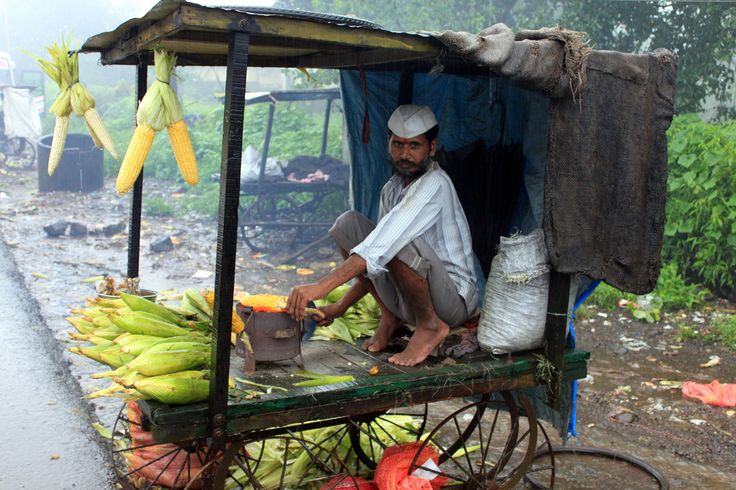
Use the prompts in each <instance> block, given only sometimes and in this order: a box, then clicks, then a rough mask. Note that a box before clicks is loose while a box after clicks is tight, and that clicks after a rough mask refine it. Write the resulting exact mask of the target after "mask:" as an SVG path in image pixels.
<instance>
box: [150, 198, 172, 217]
mask: <svg viewBox="0 0 736 490" xmlns="http://www.w3.org/2000/svg"><path fill="white" fill-rule="evenodd" d="M145 201H146V202H145V203H144V204H143V209H144V210H145V212H146V214H147V215H149V216H173V215H174V208H173V207H172V206H171V204H169V203H168V202H166V200H165V199H164V198H163V197H157V196H152V197H147V198H145Z"/></svg>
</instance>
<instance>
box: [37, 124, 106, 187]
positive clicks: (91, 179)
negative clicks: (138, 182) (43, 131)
mask: <svg viewBox="0 0 736 490" xmlns="http://www.w3.org/2000/svg"><path fill="white" fill-rule="evenodd" d="M52 140H53V135H46V136H44V137H42V138H41V139H40V140H39V141H38V190H39V192H49V191H76V192H91V191H95V190H97V189H100V188H101V187H102V185H103V183H104V181H105V170H104V167H103V165H102V161H103V158H104V155H103V153H102V150H100V149H99V148H97V147H96V146H95V144H94V142H93V141H92V138H91V137H90V136H89V135H86V134H81V133H71V134H69V135H67V137H66V144H65V145H64V151H63V153H62V154H61V161H60V162H59V165H58V166H57V167H56V172H54V175H49V173H48V165H49V155H50V154H51V141H52Z"/></svg>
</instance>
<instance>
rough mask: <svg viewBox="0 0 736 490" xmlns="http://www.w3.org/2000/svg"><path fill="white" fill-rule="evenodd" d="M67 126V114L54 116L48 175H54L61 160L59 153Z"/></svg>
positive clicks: (64, 142) (62, 146) (64, 140)
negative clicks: (54, 122)
mask: <svg viewBox="0 0 736 490" xmlns="http://www.w3.org/2000/svg"><path fill="white" fill-rule="evenodd" d="M68 128H69V116H56V124H55V125H54V139H53V140H52V141H51V152H50V153H49V165H48V171H49V175H54V172H56V167H58V166H59V162H60V161H61V154H62V152H63V151H64V145H65V144H66V132H67V129H68Z"/></svg>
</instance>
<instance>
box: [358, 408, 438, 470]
mask: <svg viewBox="0 0 736 490" xmlns="http://www.w3.org/2000/svg"><path fill="white" fill-rule="evenodd" d="M435 405H436V404H435ZM429 407H430V405H429V404H427V403H424V404H422V405H415V406H413V407H404V408H396V409H392V410H388V411H385V412H378V413H369V414H364V415H359V416H355V417H351V418H350V420H349V421H348V424H347V429H348V434H349V436H350V447H351V449H352V451H354V452H355V456H356V458H357V459H356V461H355V462H354V464H355V469H354V470H353V471H354V472H353V474H358V475H362V474H364V473H365V471H363V470H362V468H360V467H361V466H365V468H367V470H368V471H372V470H374V469H376V464H377V463H378V461H379V460H380V459H381V455H382V454H383V450H384V449H386V447H387V446H393V445H396V444H400V443H402V442H415V441H418V440H419V438H420V437H421V436H422V434H423V433H424V430H425V428H426V426H427V419H428V415H429ZM393 429H401V431H400V433H401V432H403V433H404V434H405V436H402V435H401V434H399V435H397V434H396V431H394V430H393ZM350 467H351V469H352V468H353V466H352V464H350ZM356 470H358V471H356Z"/></svg>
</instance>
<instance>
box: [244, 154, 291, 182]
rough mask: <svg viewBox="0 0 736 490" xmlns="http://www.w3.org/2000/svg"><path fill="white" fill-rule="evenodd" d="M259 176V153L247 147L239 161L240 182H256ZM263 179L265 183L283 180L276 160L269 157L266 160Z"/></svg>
mask: <svg viewBox="0 0 736 490" xmlns="http://www.w3.org/2000/svg"><path fill="white" fill-rule="evenodd" d="M260 174H261V153H260V152H259V151H258V150H256V149H255V148H253V146H251V145H248V146H247V147H246V148H245V150H244V151H243V158H242V160H241V161H240V181H241V182H258V177H259V176H260ZM263 179H264V180H265V181H267V182H273V181H275V180H284V172H283V170H282V169H281V165H279V162H278V160H276V159H275V158H272V157H269V158H267V159H266V171H265V172H264V174H263Z"/></svg>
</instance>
